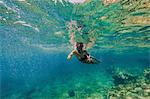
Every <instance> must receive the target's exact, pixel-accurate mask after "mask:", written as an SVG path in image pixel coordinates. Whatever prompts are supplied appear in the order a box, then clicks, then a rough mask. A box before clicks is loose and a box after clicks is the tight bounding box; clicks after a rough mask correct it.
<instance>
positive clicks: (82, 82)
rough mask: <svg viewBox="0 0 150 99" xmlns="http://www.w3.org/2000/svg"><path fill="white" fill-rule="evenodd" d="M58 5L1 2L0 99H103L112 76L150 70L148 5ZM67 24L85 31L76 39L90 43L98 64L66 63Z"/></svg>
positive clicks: (95, 0) (45, 0)
mask: <svg viewBox="0 0 150 99" xmlns="http://www.w3.org/2000/svg"><path fill="white" fill-rule="evenodd" d="M60 1H61V0H60ZM60 1H59V0H58V1H57V3H55V2H53V1H51V0H25V1H24V0H22V1H21V0H20V1H19V0H18V1H17V0H2V1H0V21H1V22H0V42H1V47H0V48H1V55H0V61H1V62H0V63H1V64H0V73H1V76H0V77H1V90H0V93H1V94H0V95H1V98H2V99H87V98H89V99H105V98H106V96H107V91H108V90H109V89H111V88H112V87H113V86H114V82H113V81H114V79H113V73H114V72H115V71H116V70H119V71H124V72H128V73H131V74H133V75H136V76H140V75H141V74H142V73H143V71H144V70H145V69H147V68H149V64H150V63H149V61H150V60H149V57H150V56H149V54H150V53H149V47H150V45H149V40H150V39H149V38H150V35H149V32H150V15H149V10H148V9H149V2H148V0H135V1H134V0H133V1H127V0H123V1H120V2H116V3H112V4H110V5H107V6H104V4H103V3H102V1H101V0H89V1H87V2H85V3H83V4H72V3H69V2H65V1H63V3H61V2H60ZM71 20H73V21H76V22H78V23H79V24H81V25H82V26H83V29H82V31H81V32H80V33H78V32H76V31H75V35H76V38H75V39H76V40H79V41H82V42H84V43H87V42H90V41H91V40H92V41H93V42H94V44H93V46H91V47H90V48H89V49H88V51H89V53H91V54H92V56H95V57H96V58H97V59H99V60H101V61H102V62H101V63H100V64H94V65H91V64H90V65H89V64H84V63H81V62H80V61H78V59H77V58H76V57H73V59H72V60H69V61H68V60H67V55H68V54H69V53H70V52H71V50H72V45H71V44H70V42H69V40H70V38H69V37H70V36H69V35H70V32H69V30H70V28H69V27H68V23H70V22H71ZM71 92H72V94H75V96H74V95H73V96H71V95H70V94H69V93H71Z"/></svg>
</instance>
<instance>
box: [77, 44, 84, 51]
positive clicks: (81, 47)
mask: <svg viewBox="0 0 150 99" xmlns="http://www.w3.org/2000/svg"><path fill="white" fill-rule="evenodd" d="M76 47H77V49H78V50H82V49H83V43H81V42H77V43H76Z"/></svg>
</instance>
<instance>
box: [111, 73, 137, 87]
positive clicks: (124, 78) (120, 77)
mask: <svg viewBox="0 0 150 99" xmlns="http://www.w3.org/2000/svg"><path fill="white" fill-rule="evenodd" d="M113 79H114V84H115V85H119V84H127V83H130V82H135V80H136V77H135V76H133V75H131V74H128V73H123V72H119V73H116V74H115V75H114V76H113Z"/></svg>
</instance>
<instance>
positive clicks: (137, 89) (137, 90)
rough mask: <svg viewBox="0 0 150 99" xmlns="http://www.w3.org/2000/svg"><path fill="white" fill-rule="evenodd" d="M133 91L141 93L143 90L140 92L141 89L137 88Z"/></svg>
mask: <svg viewBox="0 0 150 99" xmlns="http://www.w3.org/2000/svg"><path fill="white" fill-rule="evenodd" d="M135 91H136V92H141V91H143V90H142V88H141V87H137V88H135Z"/></svg>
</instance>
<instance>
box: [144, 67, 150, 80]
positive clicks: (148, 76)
mask: <svg viewBox="0 0 150 99" xmlns="http://www.w3.org/2000/svg"><path fill="white" fill-rule="evenodd" d="M144 77H145V78H146V79H147V80H148V81H149V82H150V69H146V70H145V71H144Z"/></svg>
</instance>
